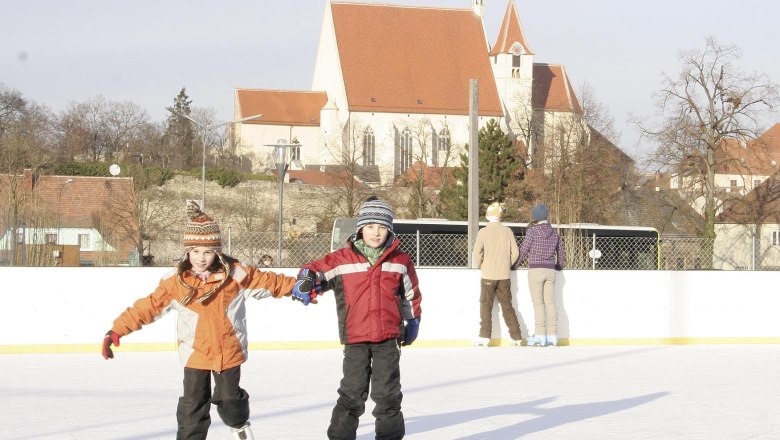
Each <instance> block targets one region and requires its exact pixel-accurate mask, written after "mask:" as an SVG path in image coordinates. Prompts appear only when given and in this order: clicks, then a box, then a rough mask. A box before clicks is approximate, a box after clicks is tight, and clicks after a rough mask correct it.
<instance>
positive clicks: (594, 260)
mask: <svg viewBox="0 0 780 440" xmlns="http://www.w3.org/2000/svg"><path fill="white" fill-rule="evenodd" d="M590 253H591V254H592V256H591V257H590V261H591V269H593V270H596V234H593V246H591V250H590Z"/></svg>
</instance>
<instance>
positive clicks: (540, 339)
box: [525, 335, 547, 347]
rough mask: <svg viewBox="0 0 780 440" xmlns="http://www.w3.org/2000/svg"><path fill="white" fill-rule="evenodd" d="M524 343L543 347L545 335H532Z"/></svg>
mask: <svg viewBox="0 0 780 440" xmlns="http://www.w3.org/2000/svg"><path fill="white" fill-rule="evenodd" d="M525 344H526V345H527V346H529V347H544V346H545V345H547V337H546V336H536V335H533V336H531V337H529V338H528V339H526V340H525Z"/></svg>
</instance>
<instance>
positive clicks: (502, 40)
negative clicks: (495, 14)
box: [490, 0, 534, 56]
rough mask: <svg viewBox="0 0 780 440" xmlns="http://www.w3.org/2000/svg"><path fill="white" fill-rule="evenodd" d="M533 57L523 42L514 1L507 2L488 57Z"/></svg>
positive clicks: (526, 44)
mask: <svg viewBox="0 0 780 440" xmlns="http://www.w3.org/2000/svg"><path fill="white" fill-rule="evenodd" d="M498 54H510V55H533V54H534V52H533V50H531V47H530V46H529V45H528V43H527V42H526V41H525V35H524V34H523V26H522V25H521V24H520V16H519V15H518V14H517V9H516V8H515V2H514V0H509V3H508V4H507V6H506V12H505V13H504V21H503V22H501V29H500V31H499V33H498V38H496V44H494V45H493V49H492V50H491V51H490V55H491V56H493V55H498Z"/></svg>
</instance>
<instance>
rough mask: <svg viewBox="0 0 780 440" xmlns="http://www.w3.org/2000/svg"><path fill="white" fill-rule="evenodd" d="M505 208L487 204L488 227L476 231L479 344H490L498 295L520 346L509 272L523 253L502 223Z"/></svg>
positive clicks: (474, 257)
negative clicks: (478, 278)
mask: <svg viewBox="0 0 780 440" xmlns="http://www.w3.org/2000/svg"><path fill="white" fill-rule="evenodd" d="M503 212H504V208H503V207H502V206H501V205H500V204H498V203H493V204H491V205H490V206H488V208H487V211H486V213H485V217H486V218H487V220H488V224H487V226H485V227H484V228H482V229H480V231H479V233H477V240H476V242H475V243H474V254H473V256H472V257H473V260H474V267H478V268H479V269H480V272H481V275H480V278H481V280H480V286H481V288H480V294H479V318H480V323H479V338H478V339H477V340H476V341H475V344H476V345H483V346H487V345H488V343H489V342H490V336H491V334H492V330H493V303H494V302H495V300H496V298H498V304H499V305H500V306H501V313H502V314H503V316H504V322H505V323H506V326H507V327H508V328H509V336H510V337H511V338H512V341H513V342H512V345H517V346H519V345H520V343H521V342H520V341H522V335H521V334H520V324H519V323H518V321H517V314H516V313H515V308H514V307H513V306H512V292H511V290H510V286H511V284H510V281H509V274H510V270H511V267H512V263H514V262H515V260H517V257H518V256H519V255H520V252H519V250H518V247H517V241H516V240H515V236H514V234H513V233H512V230H511V229H509V228H508V227H506V226H504V225H503V224H501V216H502V215H503Z"/></svg>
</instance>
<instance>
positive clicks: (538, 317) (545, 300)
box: [513, 203, 566, 347]
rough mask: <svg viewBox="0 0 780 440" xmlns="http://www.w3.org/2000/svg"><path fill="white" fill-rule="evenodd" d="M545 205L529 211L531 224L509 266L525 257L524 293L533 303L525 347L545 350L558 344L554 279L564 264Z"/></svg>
mask: <svg viewBox="0 0 780 440" xmlns="http://www.w3.org/2000/svg"><path fill="white" fill-rule="evenodd" d="M547 215H548V209H547V205H545V204H543V203H539V204H537V205H536V206H534V207H533V209H531V223H530V224H529V225H528V229H527V230H526V233H525V239H524V240H523V243H522V244H521V245H520V256H519V257H518V258H517V261H516V262H515V264H514V265H513V269H517V267H518V266H519V265H520V263H521V262H522V261H523V260H525V259H526V257H527V258H528V290H529V291H530V292H531V301H532V302H533V304H534V326H535V333H534V335H533V336H529V337H528V338H527V339H526V345H528V346H539V347H545V346H548V345H558V309H557V307H556V305H555V276H556V272H557V271H560V270H563V267H564V266H565V265H566V250H565V249H564V247H563V243H562V242H561V237H559V236H558V234H557V233H556V232H555V229H553V228H552V226H551V225H550V222H548V221H547Z"/></svg>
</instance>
